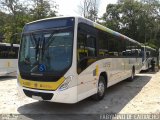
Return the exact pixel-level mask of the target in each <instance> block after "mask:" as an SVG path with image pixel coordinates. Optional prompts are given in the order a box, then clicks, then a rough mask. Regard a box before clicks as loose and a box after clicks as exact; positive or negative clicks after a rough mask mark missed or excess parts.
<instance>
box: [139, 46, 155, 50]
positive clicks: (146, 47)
mask: <svg viewBox="0 0 160 120" xmlns="http://www.w3.org/2000/svg"><path fill="white" fill-rule="evenodd" d="M142 47H145V48H148V49H151V50H155V51H156V49H154V48H152V47H150V46H142Z"/></svg>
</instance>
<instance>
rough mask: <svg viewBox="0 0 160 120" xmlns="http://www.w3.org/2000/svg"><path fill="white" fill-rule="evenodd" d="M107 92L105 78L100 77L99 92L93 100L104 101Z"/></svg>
mask: <svg viewBox="0 0 160 120" xmlns="http://www.w3.org/2000/svg"><path fill="white" fill-rule="evenodd" d="M105 90H106V82H105V78H104V77H103V76H100V77H99V82H98V91H97V93H96V94H95V95H93V99H95V100H101V99H103V98H104V96H105Z"/></svg>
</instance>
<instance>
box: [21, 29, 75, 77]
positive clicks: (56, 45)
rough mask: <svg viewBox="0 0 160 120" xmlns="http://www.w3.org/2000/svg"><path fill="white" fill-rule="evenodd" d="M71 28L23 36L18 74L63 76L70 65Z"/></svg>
mask: <svg viewBox="0 0 160 120" xmlns="http://www.w3.org/2000/svg"><path fill="white" fill-rule="evenodd" d="M72 45H73V27H68V28H65V29H60V30H50V31H38V32H33V33H27V34H23V37H22V41H21V50H20V57H19V68H20V72H23V73H37V74H38V73H39V74H43V73H51V74H56V75H59V74H64V71H66V69H68V68H69V67H70V66H71V63H72Z"/></svg>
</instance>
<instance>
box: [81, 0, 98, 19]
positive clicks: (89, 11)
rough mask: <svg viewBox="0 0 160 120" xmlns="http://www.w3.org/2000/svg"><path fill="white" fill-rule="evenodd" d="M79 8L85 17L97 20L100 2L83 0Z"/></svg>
mask: <svg viewBox="0 0 160 120" xmlns="http://www.w3.org/2000/svg"><path fill="white" fill-rule="evenodd" d="M79 10H80V13H81V15H82V16H83V17H85V18H88V19H90V20H92V21H96V20H97V14H98V2H97V0H83V1H81V3H80V5H79Z"/></svg>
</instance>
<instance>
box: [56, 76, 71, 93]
mask: <svg viewBox="0 0 160 120" xmlns="http://www.w3.org/2000/svg"><path fill="white" fill-rule="evenodd" d="M72 79H73V76H69V77H67V78H66V79H65V81H64V83H62V85H61V86H60V87H59V90H60V91H63V90H66V89H68V87H69V83H70V82H71V80H72Z"/></svg>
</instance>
